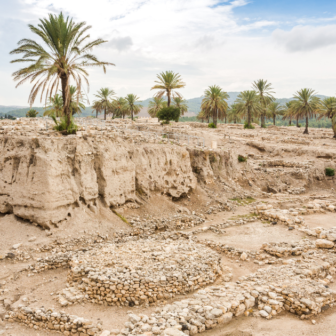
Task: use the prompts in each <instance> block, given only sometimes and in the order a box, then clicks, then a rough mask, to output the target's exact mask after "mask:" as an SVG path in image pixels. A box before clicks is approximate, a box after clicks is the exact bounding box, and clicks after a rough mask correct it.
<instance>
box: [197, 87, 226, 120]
mask: <svg viewBox="0 0 336 336" xmlns="http://www.w3.org/2000/svg"><path fill="white" fill-rule="evenodd" d="M228 98H229V95H228V94H227V93H226V92H225V91H223V90H222V89H221V88H220V87H219V86H218V85H212V86H209V88H208V89H206V90H205V91H204V98H203V100H202V105H201V108H202V109H203V110H208V111H209V110H210V111H211V112H212V119H213V123H214V125H215V127H217V119H220V120H223V119H224V117H225V116H226V112H227V110H228V103H227V101H226V100H227V99H228Z"/></svg>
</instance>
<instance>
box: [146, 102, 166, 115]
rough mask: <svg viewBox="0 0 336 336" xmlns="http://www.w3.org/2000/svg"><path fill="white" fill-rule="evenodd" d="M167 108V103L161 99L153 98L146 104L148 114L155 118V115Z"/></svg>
mask: <svg viewBox="0 0 336 336" xmlns="http://www.w3.org/2000/svg"><path fill="white" fill-rule="evenodd" d="M166 106H167V102H166V101H165V100H164V99H163V98H162V97H154V98H153V100H151V101H150V102H149V104H148V114H149V115H150V116H151V117H152V118H155V117H156V114H157V113H158V112H159V111H160V110H161V109H162V108H163V107H166Z"/></svg>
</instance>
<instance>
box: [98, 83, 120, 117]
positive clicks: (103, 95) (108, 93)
mask: <svg viewBox="0 0 336 336" xmlns="http://www.w3.org/2000/svg"><path fill="white" fill-rule="evenodd" d="M114 95H115V92H114V91H113V90H110V89H109V88H101V89H100V90H99V91H98V92H97V94H95V95H94V96H95V97H96V98H98V100H96V101H95V102H94V103H96V102H99V103H100V110H101V111H104V120H106V111H107V110H108V109H109V107H110V105H111V99H112V96H114Z"/></svg>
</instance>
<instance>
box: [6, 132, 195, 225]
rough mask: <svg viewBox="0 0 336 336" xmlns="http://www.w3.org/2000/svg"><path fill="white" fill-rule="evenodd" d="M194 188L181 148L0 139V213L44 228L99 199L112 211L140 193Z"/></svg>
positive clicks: (94, 140) (83, 140)
mask: <svg viewBox="0 0 336 336" xmlns="http://www.w3.org/2000/svg"><path fill="white" fill-rule="evenodd" d="M195 187H196V178H195V177H194V174H193V173H192V168H191V165H190V158H189V153H188V152H187V151H186V149H185V148H183V147H177V146H174V147H173V146H162V145H160V144H145V145H136V144H133V143H131V142H125V141H124V140H123V141H121V140H120V139H118V138H117V137H109V138H104V139H102V138H101V139H99V138H97V137H95V138H93V137H85V138H79V137H66V138H62V137H60V138H48V137H38V138H37V137H36V138H33V137H2V138H0V204H1V206H0V212H1V213H14V214H15V215H17V216H18V217H21V218H24V219H27V220H31V221H33V222H36V223H38V224H41V225H48V223H50V222H52V223H57V222H59V221H61V220H63V219H65V218H66V217H67V216H71V212H72V209H74V208H75V207H78V206H80V204H82V203H84V204H86V205H89V204H92V205H94V204H95V202H96V201H97V199H98V198H100V199H101V200H102V201H103V203H105V205H106V206H108V207H111V206H112V207H114V206H118V205H121V204H124V203H126V202H128V201H134V200H135V197H136V196H135V194H136V191H138V192H140V193H144V194H146V195H147V194H149V193H150V192H151V191H160V192H162V193H165V194H168V195H171V196H173V197H179V196H181V195H182V194H184V193H188V192H189V191H190V190H191V189H193V188H195Z"/></svg>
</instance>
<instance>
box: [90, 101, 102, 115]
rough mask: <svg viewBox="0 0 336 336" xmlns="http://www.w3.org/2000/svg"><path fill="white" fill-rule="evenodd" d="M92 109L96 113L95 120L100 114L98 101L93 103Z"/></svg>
mask: <svg viewBox="0 0 336 336" xmlns="http://www.w3.org/2000/svg"><path fill="white" fill-rule="evenodd" d="M92 109H93V111H96V118H98V114H99V113H101V111H102V109H101V105H100V102H99V101H95V102H93V105H92Z"/></svg>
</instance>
